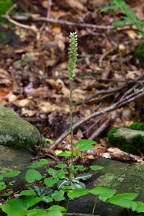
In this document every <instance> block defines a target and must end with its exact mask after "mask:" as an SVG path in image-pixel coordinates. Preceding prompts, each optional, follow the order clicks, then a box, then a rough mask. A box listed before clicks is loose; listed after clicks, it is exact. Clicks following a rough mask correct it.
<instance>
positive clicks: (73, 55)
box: [67, 32, 78, 178]
mask: <svg viewBox="0 0 144 216" xmlns="http://www.w3.org/2000/svg"><path fill="white" fill-rule="evenodd" d="M77 49H78V45H77V34H76V32H73V33H70V42H69V61H68V74H67V76H68V79H69V82H70V94H69V109H70V148H71V149H70V150H71V157H70V164H69V167H71V166H72V165H73V152H74V148H73V79H74V77H75V71H76V67H77V55H78V54H77ZM70 169H71V168H70ZM70 178H74V173H73V172H72V169H71V170H70Z"/></svg>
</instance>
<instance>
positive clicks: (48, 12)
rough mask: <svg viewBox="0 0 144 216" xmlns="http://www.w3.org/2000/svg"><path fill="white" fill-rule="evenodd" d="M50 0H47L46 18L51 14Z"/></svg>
mask: <svg viewBox="0 0 144 216" xmlns="http://www.w3.org/2000/svg"><path fill="white" fill-rule="evenodd" d="M51 6H52V0H48V9H47V18H48V17H50V16H51Z"/></svg>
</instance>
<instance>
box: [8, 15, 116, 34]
mask: <svg viewBox="0 0 144 216" xmlns="http://www.w3.org/2000/svg"><path fill="white" fill-rule="evenodd" d="M12 18H13V19H15V20H18V21H27V20H31V21H34V22H48V23H53V24H60V25H67V26H77V27H84V28H94V29H107V30H109V29H113V28H114V27H113V26H111V25H108V26H105V25H95V24H90V23H76V22H71V21H67V20H62V19H54V18H49V17H35V16H33V15H24V16H21V15H17V14H16V15H13V16H12Z"/></svg>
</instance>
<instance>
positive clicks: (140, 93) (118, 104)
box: [49, 88, 144, 149]
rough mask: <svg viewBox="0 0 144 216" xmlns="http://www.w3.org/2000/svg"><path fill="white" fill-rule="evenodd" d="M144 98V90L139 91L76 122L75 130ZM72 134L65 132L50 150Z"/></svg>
mask: <svg viewBox="0 0 144 216" xmlns="http://www.w3.org/2000/svg"><path fill="white" fill-rule="evenodd" d="M142 96H144V88H142V89H140V90H138V91H137V92H135V93H132V94H130V95H129V96H126V98H122V99H120V100H119V101H118V102H116V103H114V104H113V105H111V106H109V107H107V108H105V109H103V110H101V111H98V112H94V113H92V114H91V115H89V116H87V117H85V118H84V119H82V120H80V121H78V122H76V123H75V124H74V125H73V130H75V129H76V128H78V127H79V126H80V125H81V124H83V123H84V122H87V121H88V120H90V119H91V118H94V117H97V116H100V115H103V114H105V113H107V112H111V111H113V110H115V109H118V108H119V107H121V106H123V105H125V104H127V103H130V102H131V101H134V100H136V99H138V98H140V97H142ZM69 133H70V131H68V130H67V131H65V132H64V133H63V134H62V135H61V136H60V137H59V138H58V139H57V140H56V141H55V143H54V144H53V145H51V146H50V147H49V148H50V149H54V148H55V147H56V146H57V145H58V144H59V143H60V142H62V141H63V140H64V138H65V137H66V136H68V135H69Z"/></svg>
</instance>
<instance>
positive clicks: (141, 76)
mask: <svg viewBox="0 0 144 216" xmlns="http://www.w3.org/2000/svg"><path fill="white" fill-rule="evenodd" d="M143 77H144V74H141V75H140V76H137V77H136V78H135V79H130V80H127V81H126V82H125V83H124V84H123V85H122V86H120V87H117V88H113V89H109V90H100V91H96V93H94V94H92V95H89V96H87V97H86V98H85V99H84V100H82V101H78V102H76V103H74V105H80V104H82V103H85V102H87V101H89V100H91V99H93V98H95V97H97V96H98V95H102V94H113V93H115V92H118V91H119V90H122V89H124V88H127V87H128V85H129V84H132V83H140V84H141V80H142V78H143ZM134 88H135V87H134ZM132 89H133V87H132ZM128 91H131V89H129V90H128ZM125 94H126V93H125ZM125 94H124V95H123V97H124V96H125Z"/></svg>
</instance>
